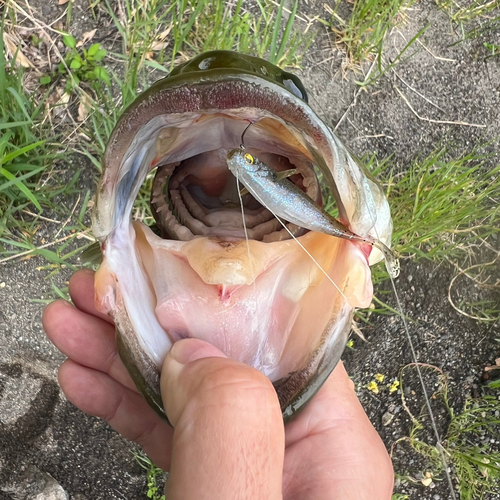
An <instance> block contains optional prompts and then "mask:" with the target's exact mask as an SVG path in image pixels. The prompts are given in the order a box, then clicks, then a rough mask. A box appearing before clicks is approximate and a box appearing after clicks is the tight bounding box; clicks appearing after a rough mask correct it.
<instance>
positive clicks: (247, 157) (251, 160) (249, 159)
mask: <svg viewBox="0 0 500 500" xmlns="http://www.w3.org/2000/svg"><path fill="white" fill-rule="evenodd" d="M244 158H245V161H246V162H247V163H248V164H249V165H253V164H254V163H255V159H254V157H253V156H252V155H251V154H249V153H246V154H245V156H244Z"/></svg>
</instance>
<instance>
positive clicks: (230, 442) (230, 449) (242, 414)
mask: <svg viewBox="0 0 500 500" xmlns="http://www.w3.org/2000/svg"><path fill="white" fill-rule="evenodd" d="M201 358H204V359H201ZM161 388H162V396H163V401H164V402H165V409H166V412H167V415H168V417H169V419H170V421H171V423H172V424H173V426H174V429H175V431H174V442H173V449H172V467H171V470H170V475H169V479H168V482H167V487H166V492H167V493H168V494H167V495H166V496H167V498H169V499H182V500H191V499H196V500H197V499H199V498H217V499H218V500H229V499H230V500H233V499H234V498H235V492H238V494H237V496H238V498H239V499H241V500H245V499H252V500H254V499H255V498H266V499H281V483H282V474H283V456H284V429H283V419H282V416H281V410H280V407H279V402H278V398H277V396H276V392H275V390H274V388H273V386H272V384H271V382H270V381H269V380H268V379H267V378H266V377H265V376H264V375H262V374H261V373H260V372H258V371H257V370H254V369H253V368H251V367H249V366H247V365H243V364H242V363H238V362H236V361H233V360H230V359H227V358H226V357H225V356H224V354H222V352H221V351H219V350H218V349H217V348H215V347H213V346H211V345H210V344H207V343H206V342H203V341H200V340H196V339H188V340H181V341H179V342H176V343H175V344H174V346H173V347H172V350H171V351H170V353H169V354H168V355H167V357H166V359H165V362H164V364H163V370H162V379H161ZM192 478H196V481H193V480H192Z"/></svg>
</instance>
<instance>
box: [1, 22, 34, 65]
mask: <svg viewBox="0 0 500 500" xmlns="http://www.w3.org/2000/svg"><path fill="white" fill-rule="evenodd" d="M3 41H4V44H5V46H6V47H7V49H8V53H9V56H10V57H12V58H14V56H16V64H17V65H18V66H22V67H23V68H33V69H35V70H36V71H37V72H38V70H37V69H36V68H35V66H34V65H33V63H32V62H31V61H30V60H29V59H28V58H27V57H26V56H25V55H24V54H23V52H22V51H21V49H20V48H19V45H18V42H17V41H16V40H15V39H14V37H12V35H9V34H8V33H6V32H5V31H4V32H3Z"/></svg>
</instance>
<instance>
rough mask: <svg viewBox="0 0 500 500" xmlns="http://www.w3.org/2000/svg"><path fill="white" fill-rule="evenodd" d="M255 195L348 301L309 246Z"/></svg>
mask: <svg viewBox="0 0 500 500" xmlns="http://www.w3.org/2000/svg"><path fill="white" fill-rule="evenodd" d="M253 196H254V198H257V201H258V202H259V203H260V204H261V205H262V206H263V207H266V208H267V210H269V211H270V212H271V213H272V214H273V215H274V217H276V219H278V221H279V223H280V224H281V225H282V226H283V227H284V228H285V229H286V230H287V232H288V234H289V235H290V236H291V237H292V238H293V239H294V240H295V242H296V243H297V244H298V245H299V246H300V248H302V250H304V252H305V253H306V254H307V255H309V257H310V259H311V260H312V261H313V262H314V263H315V264H316V266H318V269H319V270H320V271H321V272H322V273H323V274H324V275H325V276H326V277H327V278H328V280H329V281H330V282H331V284H332V285H333V286H334V287H335V288H336V289H337V290H338V292H339V293H340V295H342V297H344V299H345V300H346V301H347V297H346V296H345V295H344V293H343V292H342V290H341V289H340V288H339V287H338V285H337V283H335V281H333V279H332V278H331V277H330V276H329V274H328V273H327V272H326V271H325V270H324V269H323V267H322V266H321V264H320V263H319V262H318V261H317V260H316V259H315V258H314V257H313V256H312V255H311V254H310V253H309V251H308V250H307V248H306V247H305V246H304V245H302V243H301V242H300V241H299V240H298V239H297V238H296V237H295V236H294V234H293V233H292V232H291V231H290V229H288V228H287V227H286V224H285V223H284V222H283V221H282V220H281V219H280V218H279V217H278V216H277V215H276V214H275V213H274V212H273V211H272V210H271V209H270V208H269V207H267V206H266V204H265V203H264V202H263V201H262V198H260V196H258V195H257V194H256V193H255V194H254V195H253Z"/></svg>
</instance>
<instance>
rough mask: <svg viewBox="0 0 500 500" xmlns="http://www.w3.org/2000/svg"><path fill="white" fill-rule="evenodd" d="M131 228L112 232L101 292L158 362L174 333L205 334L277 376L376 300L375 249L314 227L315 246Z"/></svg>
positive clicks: (307, 238)
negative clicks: (173, 236)
mask: <svg viewBox="0 0 500 500" xmlns="http://www.w3.org/2000/svg"><path fill="white" fill-rule="evenodd" d="M121 231H122V233H123V234H121V235H117V237H116V242H118V241H120V242H123V240H124V239H125V236H126V231H127V229H126V228H123V229H122V230H121ZM128 231H129V239H128V241H129V243H128V244H127V245H125V246H120V248H115V245H116V242H115V241H114V239H113V238H110V240H109V241H108V245H107V250H106V254H105V261H104V264H103V266H101V268H100V270H99V271H98V275H97V278H96V297H97V300H98V306H99V307H100V309H101V310H102V311H106V312H108V313H110V314H111V315H112V316H113V318H114V319H115V322H116V323H117V327H118V329H119V331H120V332H121V335H122V336H124V337H126V338H127V339H128V340H127V344H128V345H130V346H133V347H132V348H133V349H134V350H136V351H141V352H142V353H143V354H142V358H144V357H145V358H147V359H149V360H150V362H151V363H150V364H151V365H153V366H155V367H156V369H157V370H158V371H159V369H160V367H161V364H162V361H163V358H164V356H165V355H166V353H167V352H168V350H169V349H170V348H171V346H172V344H173V343H174V342H176V341H178V340H180V339H182V338H199V339H203V340H206V341H207V342H210V343H211V344H213V345H215V346H216V347H218V348H219V349H220V350H221V351H223V352H224V353H225V354H226V355H227V356H228V357H230V358H232V359H235V360H237V361H241V362H243V363H246V364H249V365H251V366H253V367H254V368H256V369H259V370H260V371H262V372H263V373H264V374H265V375H267V376H268V377H269V378H270V379H271V380H272V381H273V382H275V381H278V380H280V379H283V378H286V377H287V376H289V375H290V374H291V373H294V372H298V371H303V370H305V369H306V368H307V367H308V366H309V365H310V363H311V360H312V359H313V357H314V356H317V353H318V352H319V351H321V350H322V349H323V348H324V346H325V345H327V340H328V339H327V338H325V332H326V331H328V330H332V329H335V324H336V323H344V322H345V318H346V317H347V316H349V315H351V314H352V311H353V310H354V308H355V307H367V306H368V305H369V304H370V302H371V297H372V285H371V274H370V270H369V267H368V265H367V263H366V258H365V256H364V255H363V253H362V252H361V251H360V250H359V249H358V248H357V247H356V246H355V245H353V244H352V243H351V242H349V241H346V240H340V239H336V238H332V237H329V236H325V235H322V234H317V233H312V232H310V233H308V234H306V235H304V236H303V237H301V238H300V242H301V245H302V246H303V247H304V249H305V250H307V252H308V253H309V255H308V253H306V252H305V251H304V249H303V248H301V247H300V246H299V245H298V244H297V242H296V241H294V240H286V241H280V242H275V243H263V242H256V241H248V242H247V241H245V240H234V239H233V240H231V241H225V240H221V239H214V238H196V239H194V240H191V241H187V242H180V241H168V240H163V239H161V238H159V237H158V236H156V235H155V234H153V233H152V232H151V230H150V229H149V228H147V226H145V225H143V224H141V223H134V224H133V226H130V228H128ZM311 257H313V258H314V260H312V259H311ZM118 262H119V263H120V264H119V265H115V263H118ZM325 273H326V275H327V276H328V277H327V276H325ZM116 297H118V298H119V299H117V298H116ZM137 297H141V300H139V301H138V300H137ZM145 369H146V368H145ZM147 369H148V370H150V369H151V368H150V367H149V368H147Z"/></svg>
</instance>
